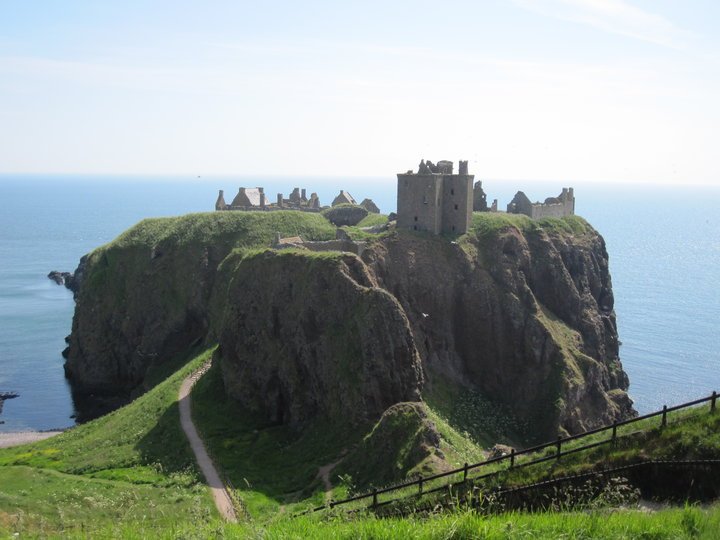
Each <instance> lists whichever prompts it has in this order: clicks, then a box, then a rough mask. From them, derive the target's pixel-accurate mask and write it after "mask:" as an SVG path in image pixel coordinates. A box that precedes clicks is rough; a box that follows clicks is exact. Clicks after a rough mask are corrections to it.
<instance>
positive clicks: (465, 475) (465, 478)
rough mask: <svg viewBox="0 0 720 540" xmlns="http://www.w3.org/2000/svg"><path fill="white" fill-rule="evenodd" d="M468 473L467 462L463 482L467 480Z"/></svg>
mask: <svg viewBox="0 0 720 540" xmlns="http://www.w3.org/2000/svg"><path fill="white" fill-rule="evenodd" d="M467 473H468V464H467V462H466V463H465V465H464V466H463V482H465V481H466V480H467Z"/></svg>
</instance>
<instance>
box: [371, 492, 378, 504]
mask: <svg viewBox="0 0 720 540" xmlns="http://www.w3.org/2000/svg"><path fill="white" fill-rule="evenodd" d="M372 505H373V507H375V506H377V488H375V489H373V503H372Z"/></svg>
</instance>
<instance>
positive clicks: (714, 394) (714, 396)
mask: <svg viewBox="0 0 720 540" xmlns="http://www.w3.org/2000/svg"><path fill="white" fill-rule="evenodd" d="M716 401H717V392H716V391H715V390H713V393H712V399H711V400H710V412H713V411H714V410H715V402H716Z"/></svg>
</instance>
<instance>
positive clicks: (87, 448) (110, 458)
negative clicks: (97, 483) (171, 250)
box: [0, 351, 210, 485]
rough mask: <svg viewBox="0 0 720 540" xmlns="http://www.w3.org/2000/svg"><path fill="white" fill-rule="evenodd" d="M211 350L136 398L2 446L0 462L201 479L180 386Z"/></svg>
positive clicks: (159, 479)
mask: <svg viewBox="0 0 720 540" xmlns="http://www.w3.org/2000/svg"><path fill="white" fill-rule="evenodd" d="M209 354H210V351H206V352H204V353H202V354H199V355H198V356H197V357H194V358H192V359H190V360H189V361H188V360H187V358H186V362H187V363H186V365H185V366H184V367H183V368H182V369H180V370H178V371H177V372H176V373H175V374H173V375H172V376H171V377H169V378H168V379H166V380H165V381H164V382H162V383H161V384H159V385H157V386H156V387H155V388H153V389H152V390H151V391H149V392H148V393H146V394H145V395H143V396H141V397H140V398H138V399H137V400H135V401H134V402H132V403H131V404H129V405H127V406H125V407H123V408H121V409H118V410H116V411H114V412H112V413H110V414H108V415H106V416H103V417H101V418H98V419H97V420H93V421H92V422H88V423H87V424H82V425H79V426H77V427H75V428H73V429H70V430H68V431H66V432H65V433H62V434H61V435H58V436H57V437H52V438H50V439H46V440H44V441H40V442H37V443H34V444H32V445H29V446H19V447H15V448H8V449H2V450H0V466H4V465H27V466H30V467H41V468H48V469H54V470H57V471H62V472H65V473H69V474H81V475H90V476H94V477H97V478H109V479H122V480H124V481H126V482H133V483H150V484H156V485H162V484H166V483H168V482H169V483H174V484H177V483H180V484H183V485H191V484H194V483H195V482H197V481H198V480H199V477H198V474H197V471H196V469H195V461H194V458H193V456H192V453H191V450H190V446H189V444H188V442H187V440H186V438H185V434H184V433H183V432H182V430H181V428H180V424H179V410H178V406H177V392H178V388H179V386H180V383H181V382H182V379H183V378H185V377H186V376H187V375H188V374H189V373H190V372H191V371H192V370H193V369H196V368H197V367H198V366H199V365H201V364H202V362H203V361H204V360H205V359H206V358H207V356H208V355H209Z"/></svg>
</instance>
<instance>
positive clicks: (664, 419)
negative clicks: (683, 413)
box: [660, 405, 667, 427]
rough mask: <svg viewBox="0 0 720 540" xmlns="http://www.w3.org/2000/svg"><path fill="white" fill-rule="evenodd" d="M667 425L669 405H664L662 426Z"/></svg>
mask: <svg viewBox="0 0 720 540" xmlns="http://www.w3.org/2000/svg"><path fill="white" fill-rule="evenodd" d="M665 426H667V405H663V413H662V424H661V425H660V427H665Z"/></svg>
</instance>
